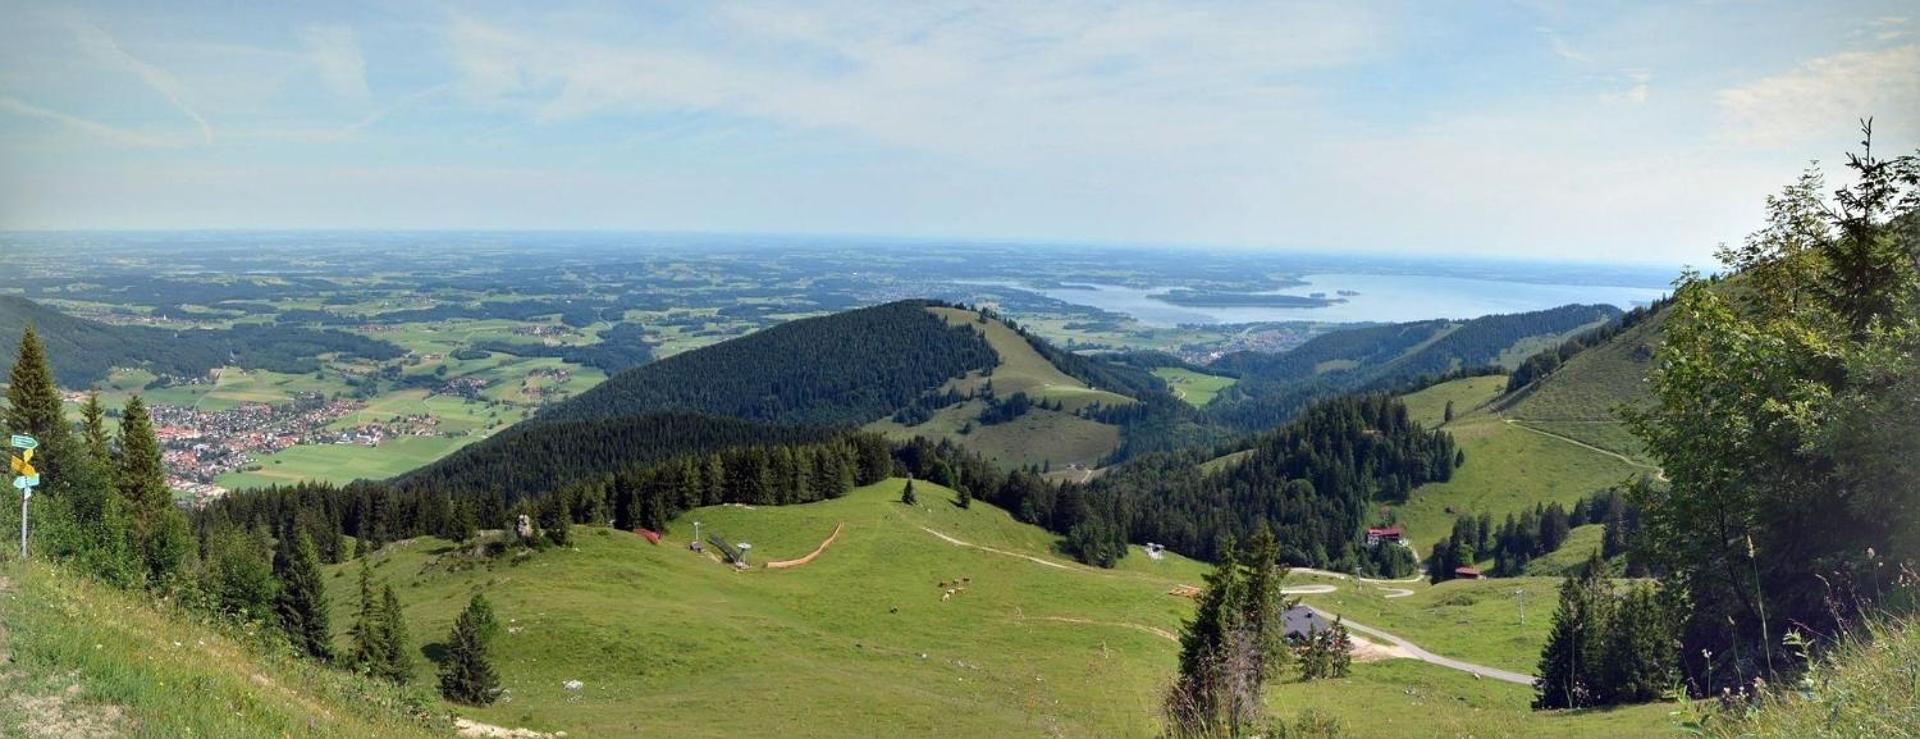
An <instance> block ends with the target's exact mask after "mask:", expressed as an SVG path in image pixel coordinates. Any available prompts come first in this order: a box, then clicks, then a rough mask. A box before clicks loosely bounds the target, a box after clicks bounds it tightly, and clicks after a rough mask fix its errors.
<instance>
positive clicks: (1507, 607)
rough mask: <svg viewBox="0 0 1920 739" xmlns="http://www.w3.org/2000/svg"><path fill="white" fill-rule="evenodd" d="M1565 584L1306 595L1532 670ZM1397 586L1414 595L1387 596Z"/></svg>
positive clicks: (1400, 630) (1519, 582)
mask: <svg viewBox="0 0 1920 739" xmlns="http://www.w3.org/2000/svg"><path fill="white" fill-rule="evenodd" d="M1295 579H1296V580H1299V581H1301V582H1303V583H1308V582H1311V583H1320V582H1324V583H1329V584H1334V585H1342V581H1338V580H1331V579H1320V578H1314V577H1312V576H1303V577H1296V578H1295ZM1559 587H1560V580H1558V579H1556V578H1550V577H1514V578H1498V579H1491V580H1450V581H1447V582H1444V583H1441V584H1439V585H1428V584H1426V583H1425V582H1411V583H1393V584H1369V585H1366V586H1364V587H1360V588H1352V587H1345V586H1342V587H1341V588H1340V589H1339V590H1337V591H1335V592H1332V593H1328V594H1325V595H1307V596H1303V600H1305V601H1306V602H1307V603H1309V604H1312V605H1314V606H1316V607H1319V608H1322V609H1324V610H1327V611H1331V612H1333V613H1338V614H1340V615H1342V616H1348V617H1351V618H1352V619H1353V620H1355V621H1358V622H1360V623H1363V624H1366V625H1368V626H1372V627H1374V628H1378V629H1385V630H1387V631H1388V632H1391V633H1394V634H1399V635H1401V636H1403V637H1406V638H1408V639H1412V640H1413V642H1414V643H1415V644H1419V645H1420V646H1421V647H1423V648H1425V649H1427V650H1428V651H1431V652H1433V653H1435V654H1443V655H1446V656H1448V657H1455V658H1458V659H1463V660H1466V661H1468V662H1474V663H1476V664H1483V665H1489V666H1492V667H1498V668H1502V669H1506V670H1512V671H1514V672H1523V673H1531V672H1533V671H1534V668H1535V667H1536V666H1537V665H1538V663H1539V661H1540V645H1541V644H1544V643H1546V640H1547V627H1548V625H1549V621H1550V620H1551V616H1552V615H1553V606H1554V603H1555V602H1556V599H1557V598H1558V595H1557V592H1558V589H1559ZM1393 589H1405V590H1412V591H1413V595H1410V596H1406V597H1403V598H1388V597H1386V596H1388V595H1390V594H1392V590H1393ZM1516 590H1524V591H1526V593H1527V595H1526V608H1527V620H1526V623H1525V624H1522V623H1520V596H1518V595H1515V594H1514V591H1516Z"/></svg>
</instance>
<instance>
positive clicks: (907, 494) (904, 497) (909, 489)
mask: <svg viewBox="0 0 1920 739" xmlns="http://www.w3.org/2000/svg"><path fill="white" fill-rule="evenodd" d="M900 502H902V503H905V504H907V505H919V504H920V498H919V497H918V496H916V495H914V494H913V478H911V477H909V478H907V486H906V487H904V488H901V489H900Z"/></svg>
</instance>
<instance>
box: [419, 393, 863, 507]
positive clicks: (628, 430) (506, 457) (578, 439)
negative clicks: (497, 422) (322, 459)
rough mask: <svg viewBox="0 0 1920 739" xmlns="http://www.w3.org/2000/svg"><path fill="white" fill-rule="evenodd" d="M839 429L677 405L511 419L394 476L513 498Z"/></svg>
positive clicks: (813, 437)
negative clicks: (677, 459)
mask: <svg viewBox="0 0 1920 739" xmlns="http://www.w3.org/2000/svg"><path fill="white" fill-rule="evenodd" d="M843 433H844V431H840V430H836V429H832V428H828V427H820V426H785V425H776V424H767V423H756V422H754V421H746V420H741V419H738V418H726V417H721V416H710V415H706V414H701V413H688V412H684V411H669V412H663V413H648V414H644V415H638V416H622V417H619V418H594V419H580V420H563V421H544V422H541V423H533V424H516V425H514V426H510V427H508V428H507V429H506V430H504V431H501V432H500V433H498V434H495V435H494V436H492V437H490V438H488V439H487V440H485V441H482V442H479V443H476V444H473V445H471V446H468V447H466V448H464V449H461V450H460V451H457V452H454V453H453V454H450V455H448V456H447V457H445V458H444V459H441V460H439V461H437V462H434V463H432V464H429V465H427V466H425V467H421V468H419V469H417V470H414V471H412V472H408V473H406V474H405V475H401V476H400V477H398V478H396V479H395V482H396V483H398V484H399V485H400V486H401V487H406V488H429V487H430V488H446V489H453V490H494V489H499V490H503V491H506V492H507V494H508V497H509V498H520V497H524V496H528V495H539V494H544V493H546V492H550V491H552V490H554V489H556V488H559V487H562V486H565V485H567V484H569V483H572V482H574V481H576V480H581V479H585V478H591V477H598V476H601V475H606V474H610V473H612V472H614V471H616V470H619V469H622V468H624V467H627V466H629V465H633V464H637V463H644V462H651V461H654V460H659V459H664V458H667V457H671V456H674V455H678V454H688V453H695V452H707V451H712V450H715V449H723V448H727V447H732V446H745V445H751V444H773V445H778V444H793V443H812V442H819V441H822V440H825V439H828V438H832V437H834V436H837V435H840V434H843Z"/></svg>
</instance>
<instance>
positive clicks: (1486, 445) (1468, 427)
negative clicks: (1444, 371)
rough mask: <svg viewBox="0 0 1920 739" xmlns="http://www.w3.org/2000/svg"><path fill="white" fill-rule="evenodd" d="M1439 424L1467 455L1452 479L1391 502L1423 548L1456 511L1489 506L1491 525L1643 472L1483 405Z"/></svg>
mask: <svg viewBox="0 0 1920 739" xmlns="http://www.w3.org/2000/svg"><path fill="white" fill-rule="evenodd" d="M1455 412H1456V413H1459V410H1458V407H1457V406H1456V409H1455ZM1446 430H1447V431H1448V432H1449V433H1451V434H1453V438H1454V441H1455V442H1457V443H1458V444H1459V448H1460V451H1462V452H1464V453H1465V454H1466V464H1465V465H1463V466H1461V467H1460V468H1458V469H1456V470H1454V472H1453V479H1451V480H1448V481H1446V482H1438V483H1429V484H1426V485H1422V486H1420V487H1419V488H1416V489H1415V490H1414V491H1413V495H1412V496H1411V497H1409V498H1408V500H1407V502H1406V503H1405V504H1402V505H1400V506H1397V507H1395V509H1394V511H1395V515H1396V517H1397V519H1398V520H1399V522H1400V524H1401V525H1402V526H1404V527H1406V529H1407V535H1408V536H1409V537H1411V538H1412V541H1413V544H1414V545H1415V546H1416V547H1418V548H1419V549H1420V551H1421V552H1423V553H1424V552H1425V551H1426V549H1427V547H1429V546H1431V545H1432V544H1433V542H1435V541H1438V540H1439V539H1440V538H1441V537H1443V536H1446V535H1447V532H1449V531H1451V530H1452V528H1453V521H1454V519H1455V518H1456V517H1458V516H1461V515H1468V514H1471V515H1474V516H1478V515H1480V514H1481V513H1491V514H1493V519H1494V523H1496V524H1497V523H1500V522H1501V521H1502V520H1504V519H1505V518H1506V515H1507V514H1508V513H1519V512H1520V511H1522V510H1531V509H1532V508H1533V507H1534V505H1535V504H1544V503H1551V502H1554V501H1559V502H1560V503H1561V504H1562V505H1567V504H1571V503H1573V502H1574V501H1576V500H1579V499H1580V498H1581V497H1582V496H1585V495H1587V494H1589V493H1592V492H1594V491H1595V490H1600V489H1602V488H1606V487H1609V486H1612V485H1617V484H1620V483H1623V482H1626V481H1628V480H1631V479H1633V478H1635V477H1636V476H1638V475H1641V474H1644V473H1646V472H1648V470H1647V468H1645V467H1641V466H1636V465H1633V464H1629V463H1628V462H1626V461H1625V460H1622V459H1619V458H1617V457H1614V456H1612V455H1609V454H1607V453H1605V452H1601V451H1595V450H1592V449H1588V448H1585V447H1582V446H1580V445H1579V444H1575V443H1570V442H1568V441H1567V440H1564V439H1558V438H1554V437H1552V436H1547V435H1543V434H1539V433H1535V432H1533V431H1529V430H1527V429H1525V428H1520V427H1519V426H1518V425H1517V424H1514V423H1508V422H1507V421H1505V420H1504V419H1502V418H1500V417H1498V416H1496V415H1493V414H1492V413H1490V412H1485V411H1482V412H1476V413H1472V414H1470V415H1467V416H1465V417H1460V416H1458V415H1456V417H1455V418H1454V421H1453V423H1451V424H1448V425H1447V427H1446Z"/></svg>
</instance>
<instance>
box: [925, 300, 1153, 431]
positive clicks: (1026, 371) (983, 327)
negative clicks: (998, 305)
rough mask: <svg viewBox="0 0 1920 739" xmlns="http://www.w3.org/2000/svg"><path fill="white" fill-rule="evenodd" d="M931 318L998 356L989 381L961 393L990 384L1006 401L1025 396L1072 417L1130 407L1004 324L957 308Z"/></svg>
mask: <svg viewBox="0 0 1920 739" xmlns="http://www.w3.org/2000/svg"><path fill="white" fill-rule="evenodd" d="M927 310H928V311H930V312H932V313H933V314H934V315H937V316H940V317H941V318H943V319H945V320H946V322H947V323H948V324H951V325H955V326H971V327H972V328H973V329H974V330H976V331H979V332H980V333H981V335H983V336H985V337H986V339H987V345H988V346H991V347H993V351H994V353H995V354H998V355H1000V364H999V366H996V367H994V368H993V376H992V377H971V376H970V377H969V378H968V379H966V380H961V381H958V382H957V383H955V384H954V387H957V388H958V389H959V390H961V391H962V392H965V391H967V390H971V389H974V388H976V387H979V386H981V385H984V384H986V382H987V381H988V380H991V381H992V382H993V391H994V394H996V395H998V396H1000V397H1003V398H1004V397H1006V396H1009V395H1012V394H1014V393H1026V394H1027V395H1028V396H1030V397H1032V398H1033V399H1034V400H1042V399H1044V400H1058V401H1060V403H1061V405H1062V410H1064V411H1066V412H1068V413H1072V412H1074V411H1077V410H1080V409H1081V408H1085V407H1087V406H1089V405H1092V404H1094V403H1099V404H1102V405H1109V406H1111V405H1131V404H1132V403H1134V400H1133V399H1132V398H1129V397H1127V396H1125V395H1120V394H1118V393H1110V392H1107V391H1105V390H1099V389H1096V388H1091V387H1088V386H1087V384H1086V383H1084V382H1081V381H1080V380H1078V379H1075V378H1074V377H1072V376H1071V375H1068V374H1067V373H1065V372H1061V371H1060V368H1058V367H1055V366H1053V363H1052V362H1049V361H1047V358H1046V357H1043V356H1041V355H1040V352H1037V351H1034V349H1033V345H1032V344H1029V343H1027V340H1026V339H1025V338H1022V337H1021V336H1020V334H1018V333H1015V332H1014V330H1013V329H1010V328H1007V326H1006V324H1003V323H1001V322H999V321H994V320H989V321H987V322H986V323H981V322H980V321H979V317H980V314H978V313H975V312H973V311H970V310H961V309H959V308H928V309H927Z"/></svg>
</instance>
